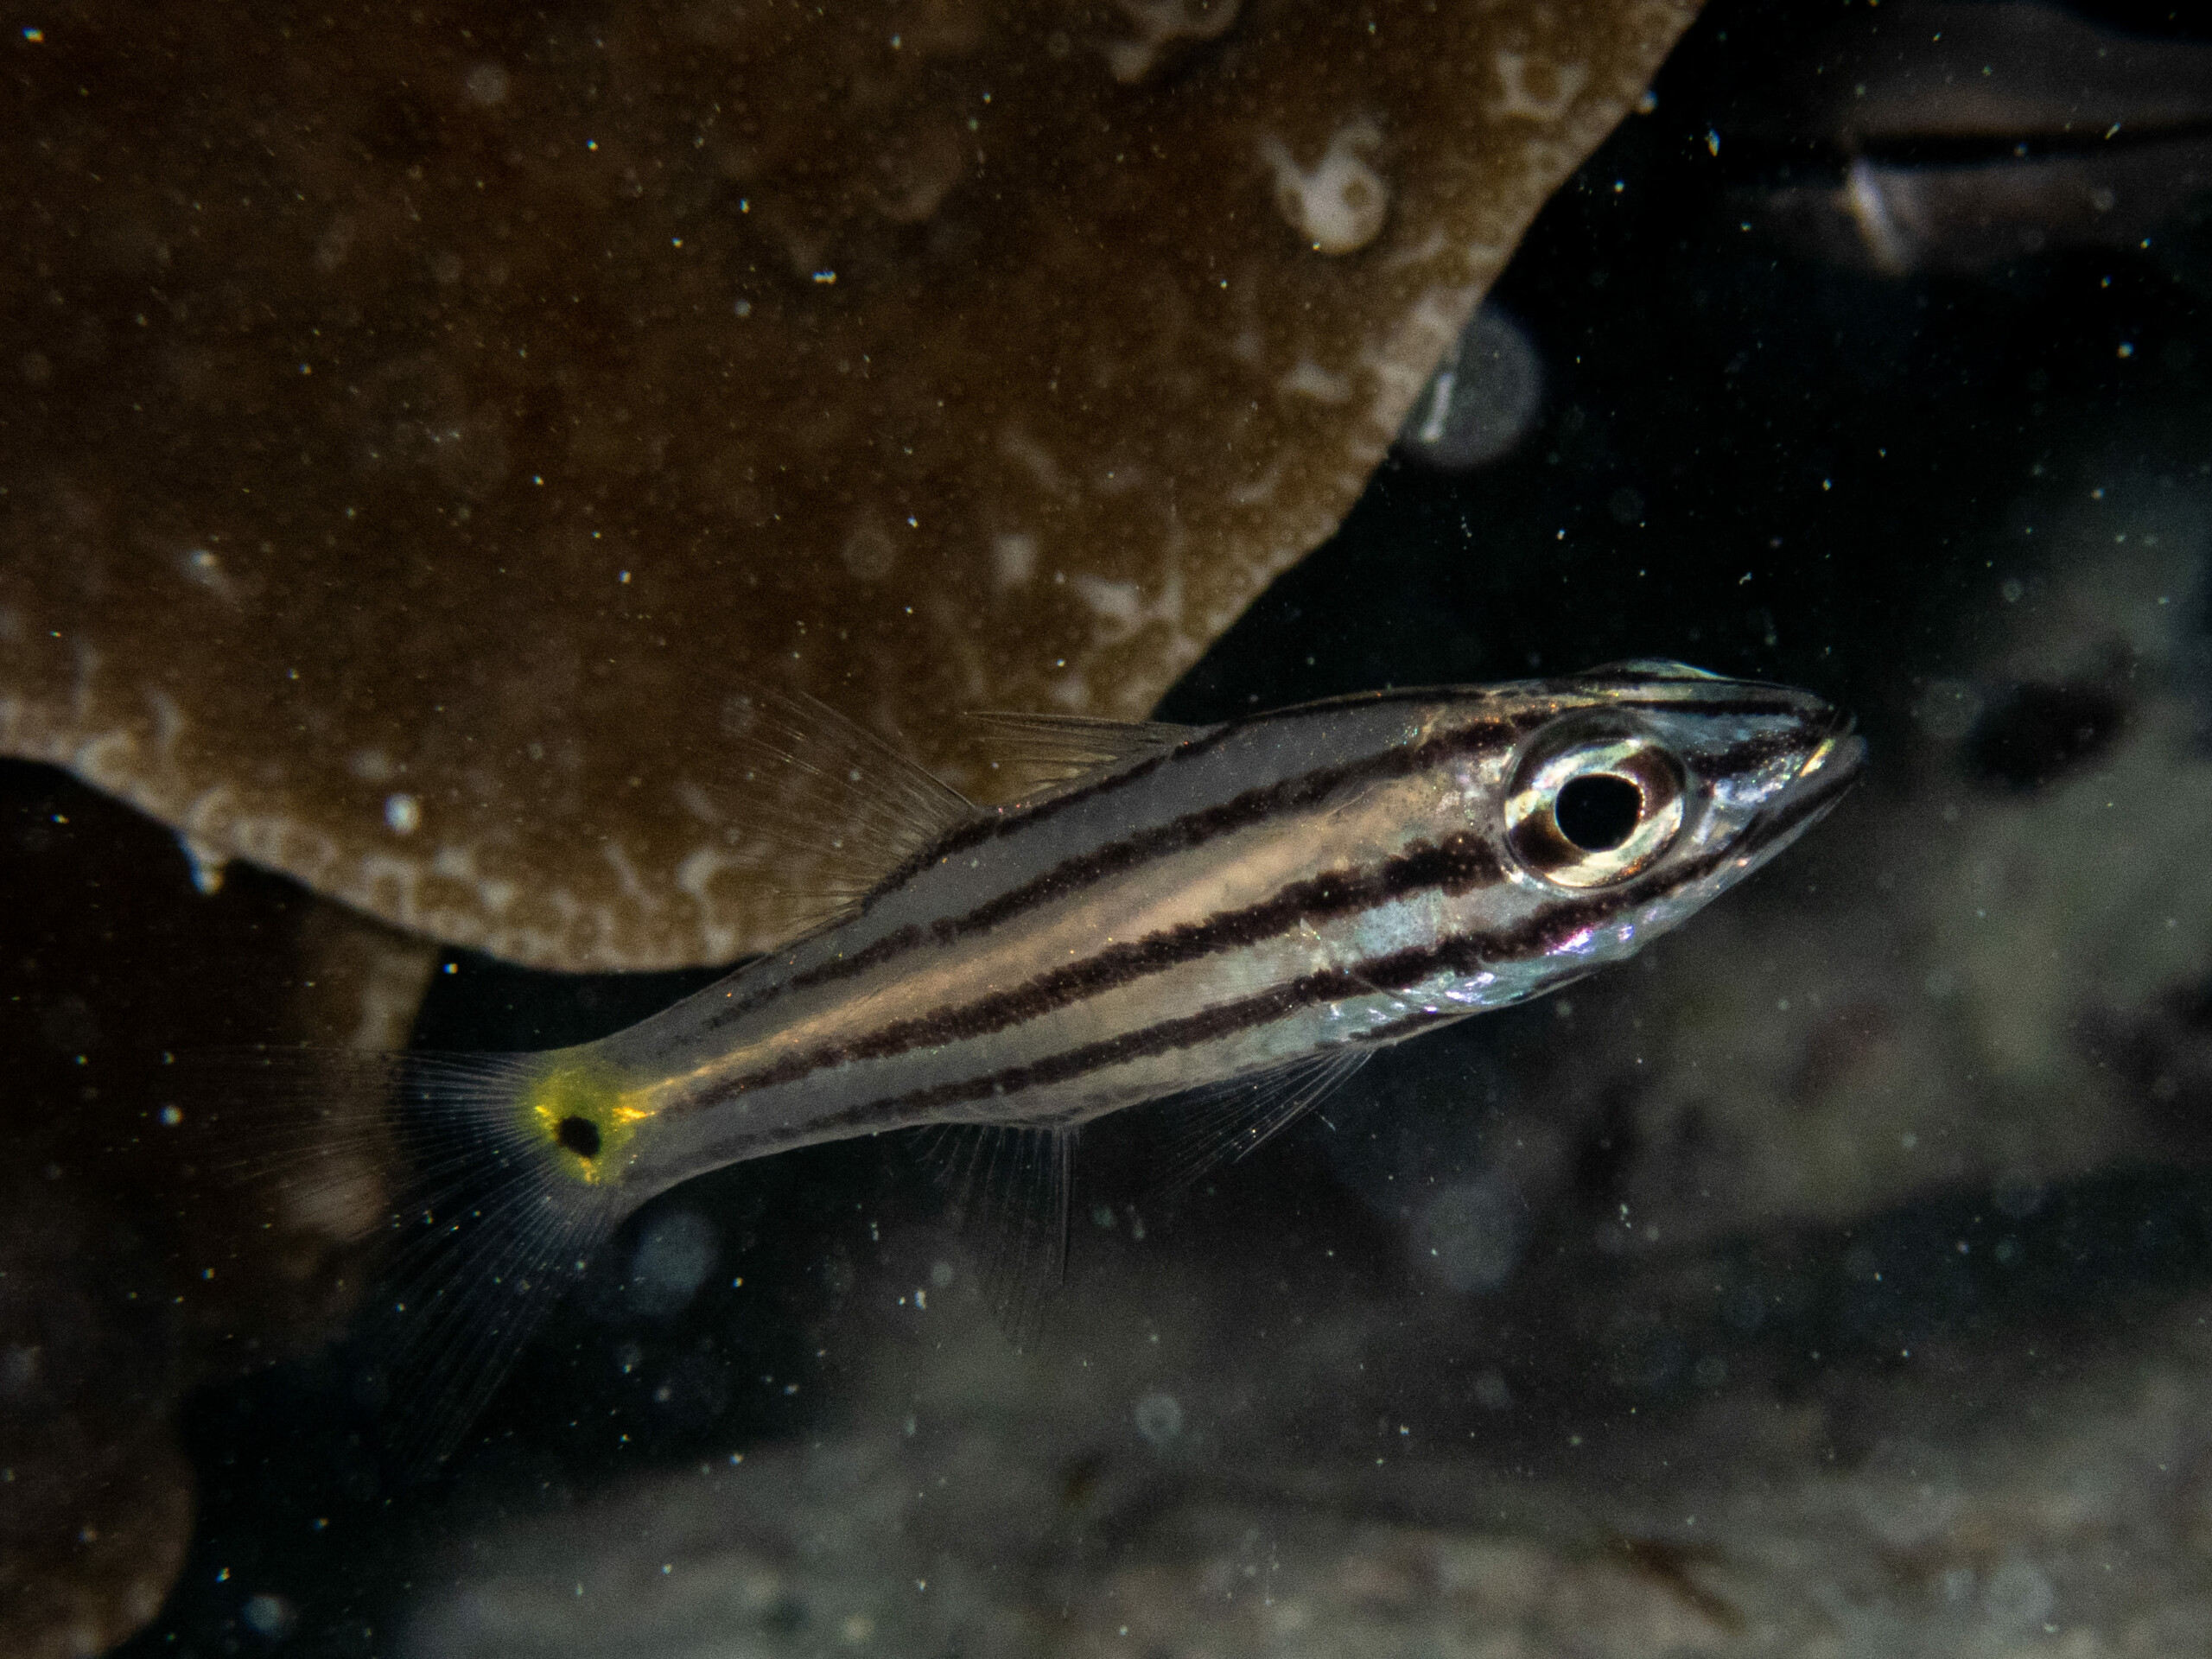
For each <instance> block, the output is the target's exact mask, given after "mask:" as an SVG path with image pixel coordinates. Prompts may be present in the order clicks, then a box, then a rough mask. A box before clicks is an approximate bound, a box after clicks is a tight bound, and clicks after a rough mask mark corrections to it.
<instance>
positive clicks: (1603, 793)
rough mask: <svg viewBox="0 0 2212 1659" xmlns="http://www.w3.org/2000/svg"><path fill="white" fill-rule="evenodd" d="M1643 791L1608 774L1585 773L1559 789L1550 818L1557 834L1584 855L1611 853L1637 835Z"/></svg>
mask: <svg viewBox="0 0 2212 1659" xmlns="http://www.w3.org/2000/svg"><path fill="white" fill-rule="evenodd" d="M1552 817H1554V818H1555V819H1556V820H1557V821H1558V823H1559V832H1560V834H1561V835H1562V836H1566V837H1567V839H1568V840H1569V841H1571V842H1573V843H1574V844H1575V845H1576V846H1577V847H1580V849H1582V850H1583V851H1584V852H1586V853H1610V852H1611V851H1612V850H1613V849H1614V848H1616V847H1618V846H1619V845H1620V844H1621V843H1622V842H1624V841H1626V840H1627V839H1628V838H1629V837H1630V836H1632V835H1634V834H1635V833H1636V821H1637V819H1638V818H1640V817H1643V791H1642V790H1640V789H1638V788H1637V786H1636V785H1634V784H1632V783H1630V782H1629V780H1628V779H1625V778H1618V777H1616V776H1614V775H1613V774H1612V773H1611V772H1585V773H1583V775H1582V776H1581V777H1580V778H1570V779H1567V782H1566V783H1564V784H1563V785H1560V791H1559V799H1558V800H1557V801H1555V802H1554V803H1553V805H1552Z"/></svg>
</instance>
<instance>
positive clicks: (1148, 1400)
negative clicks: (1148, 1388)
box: [1135, 1394, 1183, 1446]
mask: <svg viewBox="0 0 2212 1659" xmlns="http://www.w3.org/2000/svg"><path fill="white" fill-rule="evenodd" d="M1135 1417H1136V1424H1137V1433H1140V1434H1141V1435H1143V1436H1144V1438H1145V1439H1146V1440H1148V1441H1149V1442H1151V1443H1152V1444H1153V1445H1154V1446H1168V1445H1170V1444H1172V1443H1173V1441H1174V1440H1175V1438H1176V1437H1177V1436H1178V1435H1179V1434H1181V1433H1182V1432H1183V1407H1182V1405H1181V1402H1179V1401H1178V1400H1177V1399H1176V1398H1175V1396H1174V1395H1172V1394H1147V1395H1145V1397H1144V1398H1143V1399H1141V1400H1140V1401H1138V1402H1137V1406H1136V1412H1135Z"/></svg>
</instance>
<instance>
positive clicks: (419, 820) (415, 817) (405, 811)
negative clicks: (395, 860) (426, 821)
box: [384, 794, 423, 836]
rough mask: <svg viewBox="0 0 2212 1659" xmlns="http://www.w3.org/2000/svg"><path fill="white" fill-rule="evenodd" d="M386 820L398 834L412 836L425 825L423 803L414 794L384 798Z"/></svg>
mask: <svg viewBox="0 0 2212 1659" xmlns="http://www.w3.org/2000/svg"><path fill="white" fill-rule="evenodd" d="M384 821H385V823H386V824H387V825H388V826H390V828H391V830H392V832H393V833H394V834H396V835H402V836H411V835H413V834H414V833H415V832H416V830H417V829H421V828H422V826H423V805H422V803H421V802H419V801H417V800H416V798H414V797H413V796H412V795H406V794H395V795H387V796H385V798H384Z"/></svg>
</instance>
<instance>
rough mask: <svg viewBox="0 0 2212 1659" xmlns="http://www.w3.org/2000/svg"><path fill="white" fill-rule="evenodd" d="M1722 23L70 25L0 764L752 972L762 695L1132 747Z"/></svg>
mask: <svg viewBox="0 0 2212 1659" xmlns="http://www.w3.org/2000/svg"><path fill="white" fill-rule="evenodd" d="M1693 10H1694V5H1693V4H1691V3H1689V0H1641V3H1616V0H1557V3H1546V4H1535V3H1527V0H1510V3H1497V4H1488V5H1479V4H1473V3H1465V4H1453V5H1446V6H1440V7H1439V6H1430V7H1427V8H1414V7H1411V6H1405V7H1396V6H1393V7H1380V8H1347V7H1343V6H1338V5H1332V4H1325V3H1298V0H1257V3H1252V4H1249V5H1245V6H1243V7H1242V8H1241V9H1240V7H1239V6H1238V5H1236V3H1234V0H1215V3H1213V4H1211V5H1208V4H1205V3H1204V0H1147V3H1139V0H1122V4H1120V5H1116V6H1086V5H1078V4H1061V5H1057V6H1051V7H1007V8H996V7H990V6H986V5H982V4H975V3H960V0H933V3H928V4H921V5H915V4H900V5H895V6H894V5H891V4H888V3H878V4H869V5H864V6H839V7H833V8H828V9H826V10H825V9H818V8H801V7H792V6H785V5H768V4H762V5H756V6H751V7H745V8H740V7H736V6H729V7H708V6H689V7H681V8H677V7H670V8H663V7H652V6H645V5H641V4H618V5H614V6H611V7H606V8H601V9H594V10H585V9H580V8H573V7H569V6H565V5H556V6H553V7H550V8H543V9H539V8H529V9H517V8H513V7H510V6H505V5H495V4H489V3H483V0H474V3H469V0H455V3H446V4H439V5H433V6H429V7H417V8H413V9H405V8H400V7H397V6H392V5H383V4H379V5H370V6H357V7H353V8H339V9H335V10H329V9H326V8H323V7H321V6H313V7H310V6H303V5H297V4H270V5H265V6H259V7H254V8H250V9H223V10H207V9H206V8H189V9H183V10H174V9H172V10H154V11H149V10H146V9H144V8H143V7H136V6H124V5H120V4H117V3H113V0H105V3H103V0H80V3H77V4H73V5H67V6H60V7H56V8H54V9H52V12H51V15H50V16H47V17H45V18H44V19H43V20H42V21H41V22H40V23H39V25H38V26H36V27H34V28H25V29H20V30H16V31H13V32H11V34H10V37H9V38H7V39H6V40H5V41H0V86H4V87H5V89H6V90H5V93H4V95H0V154H4V156H6V158H7V165H6V166H5V167H4V168H0V219H4V221H5V222H6V223H7V224H8V225H9V226H10V234H9V236H8V238H6V242H5V245H4V248H0V374H4V376H5V381H6V384H7V385H9V386H10V391H9V393H8V395H7V397H6V398H5V399H4V401H0V749H4V750H5V751H7V752H10V753H16V754H19V755H24V756H29V757H32V758H36V759H41V760H51V761H54V762H58V763H60V764H62V765H66V766H69V767H70V768H72V769H73V771H75V772H77V773H78V774H79V776H81V777H83V778H85V779H88V780H90V781H92V782H94V783H96V784H98V785H100V786H102V787H104V788H106V789H109V790H111V791H115V792H116V793H118V794H120V795H122V796H124V798H127V799H130V800H131V801H133V802H135V803H136V804H138V805H140V806H142V807H143V808H145V809H146V810H149V811H151V812H153V813H154V814H155V815H156V816H157V817H161V818H162V819H164V820H165V821H167V822H168V823H171V824H172V825H174V826H176V827H177V828H179V829H181V830H183V831H185V832H186V833H188V835H189V836H191V837H192V838H193V839H194V841H195V842H197V843H199V844H200V846H201V847H203V848H204V849H207V850H208V851H209V852H210V853H212V854H213V855H232V856H243V857H246V858H251V859H253V860H256V861H260V862H262V863H264V864H267V865H269V866H271V867H273V868H277V869H281V870H283V871H285V872H288V873H289V874H293V875H295V876H296V877H298V878H299V879H301V880H304V881H306V882H307V883H308V884H309V885H310V886H311V887H315V888H316V889H318V890H319V891H321V892H323V893H329V894H332V895H334V896H336V897H339V898H341V899H345V900H346V901H347V902H349V903H352V904H353V905H355V906H359V907H361V908H363V909H365V910H366V911H368V912H370V913H372V915H375V916H377V917H379V918H383V919H385V920H387V921H390V922H393V923H397V924H399V925H404V926H406V927H410V928H413V929H416V930H420V931H428V932H430V933H434V934H436V935H439V936H441V937H442V938H447V939H449V940H452V941H455V942H460V943H464V944H473V945H476V946H480V947H481V948H483V949H485V950H491V951H493V952H497V953H499V954H502V955H505V956H507V957H512V958H513V959H516V960H518V961H524V962H528V963H537V964H542V965H551V966H563V967H569V968H638V967H652V966H668V965H672V964H678V963H696V962H702V961H712V960H720V959H726V958H728V957H732V956H734V955H736V954H739V953H741V951H743V950H748V949H755V948H759V947H760V946H762V945H764V944H768V943H770V942H772V941H773V940H774V939H775V938H777V937H778V936H779V933H781V932H783V931H785V928H786V926H787V925H788V924H789V922H790V921H791V916H792V912H791V911H790V909H789V908H788V906H786V905H785V902H784V901H783V900H781V899H779V896H778V894H777V893H776V892H775V891H773V890H772V889H771V887H770V884H769V883H768V882H767V881H766V880H765V879H764V878H763V877H762V876H761V875H760V874H759V872H758V871H757V870H756V869H754V868H751V861H750V860H749V859H748V848H749V847H750V846H751V845H752V843H753V842H755V841H756V840H757V838H758V836H759V834H760V831H761V830H762V829H763V828H764V826H768V825H772V823H773V819H774V817H775V812H776V807H775V804H774V803H773V801H772V800H764V799H762V798H760V797H759V796H758V795H751V796H748V795H747V792H746V791H745V789H744V787H743V784H744V779H742V777H741V775H737V776H733V775H732V774H733V773H736V772H739V770H740V769H739V768H737V767H735V766H734V765H732V764H731V763H730V762H729V761H728V758H727V756H726V754H724V753H723V728H724V720H725V715H726V712H727V710H728V702H729V699H730V698H731V697H732V696H733V695H734V692H735V691H736V690H737V687H738V686H739V684H740V683H741V677H772V678H775V679H778V680H789V681H793V682H796V683H799V684H801V685H804V686H805V687H808V688H810V689H811V690H815V691H816V692H817V693H819V694H821V695H823V696H826V697H828V698H829V699H830V700H832V701H833V702H836V703H837V704H839V705H840V706H841V707H842V708H843V709H846V710H847V711H848V712H849V713H852V714H855V715H858V716H860V717H861V718H863V719H865V720H867V721H870V722H872V723H873V724H874V725H876V726H877V727H879V728H885V729H894V728H895V729H901V730H903V732H904V734H905V735H906V739H907V740H908V741H909V742H910V743H911V745H912V747H914V748H915V749H916V750H918V752H919V753H921V754H922V755H923V756H924V757H925V759H927V760H931V761H932V762H934V763H937V764H938V765H940V766H945V767H946V768H947V769H948V771H949V772H950V775H951V776H953V778H954V779H955V780H956V781H967V782H971V783H972V782H975V781H976V778H975V777H974V775H973V773H972V771H970V772H963V765H962V761H963V757H962V754H961V753H960V744H959V739H958V737H957V732H956V730H955V728H953V726H952V724H951V722H950V719H949V716H950V715H952V714H953V713H955V712H956V711H957V710H958V709H962V708H963V707H974V706H978V705H982V706H1002V707H1007V706H1010V707H1039V708H1045V709H1074V710H1086V711H1090V712H1093V713H1098V714H1111V715H1135V714H1139V713H1141V712H1142V711H1143V710H1144V709H1146V707H1147V705H1148V704H1149V703H1150V702H1152V701H1153V700H1154V698H1155V697H1156V696H1158V695H1159V693H1160V691H1161V690H1163V689H1164V688H1165V687H1166V684H1167V683H1168V682H1169V680H1170V679H1171V678H1172V677H1173V676H1174V675H1175V674H1176V673H1177V672H1179V671H1180V670H1181V669H1183V668H1184V667H1185V666H1186V665H1188V664H1190V663H1191V662H1192V660H1193V659H1194V658H1196V657H1197V656H1198V653H1199V652H1200V651H1201V650H1202V649H1203V648H1204V647H1205V644H1206V643H1207V641H1208V640H1210V639H1211V638H1212V637H1213V636H1214V635H1215V634H1216V633H1217V632H1219V631H1220V630H1221V629H1222V628H1223V627H1224V626H1226V625H1227V624H1228V623H1229V621H1230V620H1231V619H1233V618H1234V617H1235V616H1236V614H1237V613H1238V612H1239V611H1240V610H1241V609H1242V608H1243V607H1244V605H1245V604H1246V602H1247V601H1249V599H1250V598H1251V597H1252V596H1253V594H1255V593H1256V592H1257V591H1258V590H1259V589H1260V588H1261V587H1262V585H1263V584H1264V583H1266V582H1267V581H1268V579H1269V578H1270V577H1271V576H1273V575H1275V574H1276V573H1277V572H1278V571H1280V570H1281V569H1283V568H1284V567H1285V566H1287V564H1289V563H1291V562H1292V561H1294V559H1296V558H1297V557H1298V556H1300V554H1302V553H1303V552H1305V551H1306V550H1307V549H1308V548H1310V547H1312V546H1313V544H1314V543H1316V542H1318V541H1319V539H1320V538H1321V537H1323V536H1325V534H1326V533H1327V532H1328V531H1329V530H1330V529H1331V527H1332V526H1333V525H1334V524H1335V523H1336V522H1337V520H1338V518H1339V516H1340V515H1341V514H1342V513H1343V512H1344V509H1345V508H1346V507H1347V506H1349V505H1351V501H1352V500H1353V499H1354V498H1355V497H1356V495H1357V493H1358V492H1359V489H1360V487H1361V486H1362V483H1363V480H1364V479H1365V478H1366V476H1367V474H1368V472H1369V470H1370V467H1372V466H1373V464H1374V462H1375V461H1376V459H1377V458H1378V457H1379V456H1380V455H1381V454H1383V450H1384V449H1385V448H1386V447H1387V445H1388V444H1389V440H1390V437H1391V435H1392V434H1393V432H1394V431H1395V429H1396V428H1397V426H1398V424H1399V423H1400V421H1401V419H1402V417H1403V416H1404V414H1405V412H1406V410H1407V409H1408V406H1409V404H1411V402H1412V400H1413V398H1414V395H1415V393H1416V391H1418V390H1419V388H1420V386H1421V381H1422V378H1423V377H1424V376H1425V375H1426V374H1427V371H1428V368H1429V366H1430V365H1431V364H1432V363H1433V360H1434V359H1436V357H1437V355H1438V353H1440V351H1441V350H1442V349H1443V348H1444V347H1445V346H1446V344H1447V343H1449V342H1450V341H1451V340H1452V338H1453V337H1454V335H1455V334H1456V333H1457V332H1458V330H1459V327H1460V325H1461V324H1462V323H1463V322H1464V321H1465V319H1466V317H1467V315H1468V314H1469V312H1470V310H1471V308H1472V306H1473V304H1474V302H1475V301H1476V299H1477V298H1478V296H1479V295H1480V293H1481V292H1482V290H1483V289H1484V286H1485V285H1486V284H1487V283H1489V282H1490V280H1491V277H1493V276H1494V275H1495V274H1496V273H1497V270H1499V269H1500V267H1501V266H1502V265H1503V263H1504V261H1505V258H1506V257H1507V255H1508V253H1509V252H1510V251H1511V249H1512V247H1513V245H1514V244H1515V242H1516V239H1517V238H1519V236H1520V234H1521V232H1522V228H1523V227H1524V226H1525V225H1526V224H1527V222H1528V220H1529V217H1530V216H1531V215H1532V214H1533V213H1534V212H1535V209H1536V207H1537V206H1538V205H1539V204H1540V203H1541V201H1542V200H1543V199H1544V198H1545V196H1546V195H1547V194H1548V193H1549V192H1550V191H1551V190H1552V188H1554V186H1555V185H1556V184H1557V183H1558V182H1559V181H1560V180H1561V179H1562V178H1564V177H1565V176H1566V175H1567V172H1568V170H1569V169H1570V168H1572V167H1573V165H1574V164H1575V163H1576V162H1578V161H1579V160H1580V158H1581V156H1583V155H1584V154H1585V153H1586V151H1587V150H1588V149H1590V147H1591V146H1592V144H1594V143H1596V142H1597V140H1598V139H1599V137H1602V136H1603V134H1604V133H1605V131H1606V130H1607V129H1608V128H1609V127H1610V126H1611V124H1613V123H1614V122H1615V121H1616V120H1617V119H1618V117H1619V116H1620V115H1621V113H1622V112H1623V111H1624V109H1625V108H1626V107H1627V105H1628V104H1629V103H1630V100H1631V99H1635V98H1636V97H1637V94H1638V93H1639V92H1640V91H1641V90H1642V89H1643V86H1644V84H1645V82H1646V79H1647V78H1648V77H1649V73H1650V72H1651V70H1652V69H1653V67H1654V66H1655V65H1656V63H1657V61H1658V60H1659V58H1660V56H1661V55H1662V54H1663V53H1664V51H1665V50H1666V48H1667V47H1668V46H1669V44H1670V43H1671V42H1672V41H1673V40H1674V38H1675V35H1676V34H1677V33H1678V32H1679V30H1680V29H1681V28H1682V26H1683V25H1684V23H1685V22H1687V20H1688V16H1690V14H1691V13H1692V11H1693ZM807 874H808V872H807V871H806V870H805V869H804V868H793V867H792V865H791V861H789V860H788V859H786V860H784V861H782V862H781V863H780V865H779V869H778V872H777V878H776V883H775V885H776V886H777V887H792V888H798V887H804V885H805V882H806V879H807Z"/></svg>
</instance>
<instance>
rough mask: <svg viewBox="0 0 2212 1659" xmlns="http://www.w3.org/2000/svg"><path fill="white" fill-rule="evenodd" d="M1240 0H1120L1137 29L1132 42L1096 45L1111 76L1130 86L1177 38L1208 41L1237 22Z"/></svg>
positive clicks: (1216, 37) (1163, 54)
mask: <svg viewBox="0 0 2212 1659" xmlns="http://www.w3.org/2000/svg"><path fill="white" fill-rule="evenodd" d="M1240 4H1241V0H1122V13H1123V15H1124V16H1127V17H1128V20H1129V25H1130V27H1131V28H1132V29H1135V31H1136V36H1137V37H1136V39H1135V40H1133V41H1107V42H1106V43H1105V44H1104V45H1103V46H1102V47H1100V48H1099V50H1101V51H1102V52H1103V53H1105V54H1106V67H1108V68H1109V69H1110V70H1112V71H1113V72H1114V79H1116V80H1118V81H1120V82H1121V83H1122V85H1123V86H1132V85H1134V84H1135V83H1136V82H1138V81H1140V80H1142V79H1144V78H1145V77H1146V76H1147V75H1148V74H1150V73H1152V69H1153V66H1154V64H1156V63H1158V62H1159V61H1160V59H1161V58H1162V57H1163V56H1165V55H1166V50H1167V48H1169V47H1171V46H1173V44H1174V43H1175V42H1176V41H1211V40H1217V39H1219V38H1220V37H1221V36H1222V35H1224V34H1226V33H1227V32H1228V29H1229V26H1230V24H1231V23H1233V22H1236V13H1237V11H1238V10H1239V7H1240Z"/></svg>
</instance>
